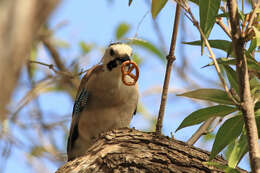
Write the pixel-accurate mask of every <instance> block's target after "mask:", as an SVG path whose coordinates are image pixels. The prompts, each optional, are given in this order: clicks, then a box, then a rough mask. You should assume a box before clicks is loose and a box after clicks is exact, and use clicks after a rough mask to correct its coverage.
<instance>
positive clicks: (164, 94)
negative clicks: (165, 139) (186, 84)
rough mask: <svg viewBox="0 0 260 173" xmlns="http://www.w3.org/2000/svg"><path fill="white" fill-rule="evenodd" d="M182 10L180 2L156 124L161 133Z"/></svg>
mask: <svg viewBox="0 0 260 173" xmlns="http://www.w3.org/2000/svg"><path fill="white" fill-rule="evenodd" d="M180 10H181V7H180V5H179V4H177V5H176V12H175V20H174V26H173V33H172V40H171V47H170V52H169V55H168V56H167V67H166V74H165V78H164V84H163V91H162V97H161V105H160V110H159V115H158V120H157V124H156V133H157V134H161V133H162V122H163V117H164V112H165V105H166V101H167V95H168V88H169V82H170V76H171V71H172V64H173V62H174V61H175V59H176V58H175V56H174V51H175V46H176V40H177V33H178V26H179V19H180Z"/></svg>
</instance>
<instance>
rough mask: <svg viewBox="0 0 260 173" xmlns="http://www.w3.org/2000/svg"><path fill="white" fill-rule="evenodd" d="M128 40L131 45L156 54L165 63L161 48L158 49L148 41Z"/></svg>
mask: <svg viewBox="0 0 260 173" xmlns="http://www.w3.org/2000/svg"><path fill="white" fill-rule="evenodd" d="M128 40H129V44H131V45H136V46H139V47H142V48H144V49H146V50H148V51H149V52H151V53H153V54H155V55H156V56H157V57H158V58H160V59H161V60H163V61H164V62H165V61H166V58H165V55H164V53H163V52H162V51H161V50H160V49H159V48H157V47H156V46H155V45H154V44H152V43H150V42H148V41H145V40H141V39H136V38H133V39H128Z"/></svg>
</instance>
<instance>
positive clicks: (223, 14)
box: [217, 12, 229, 17]
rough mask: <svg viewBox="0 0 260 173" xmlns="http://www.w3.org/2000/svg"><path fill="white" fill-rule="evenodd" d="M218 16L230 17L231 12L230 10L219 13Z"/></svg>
mask: <svg viewBox="0 0 260 173" xmlns="http://www.w3.org/2000/svg"><path fill="white" fill-rule="evenodd" d="M217 17H229V13H228V12H226V13H221V14H218V15H217Z"/></svg>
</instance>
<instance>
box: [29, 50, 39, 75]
mask: <svg viewBox="0 0 260 173" xmlns="http://www.w3.org/2000/svg"><path fill="white" fill-rule="evenodd" d="M37 53H38V50H37V48H35V47H33V48H32V49H31V52H30V57H29V60H31V61H35V60H36V58H37ZM27 67H28V73H29V77H30V79H33V77H34V74H35V72H36V70H37V67H36V65H35V64H34V63H29V64H28V66H27Z"/></svg>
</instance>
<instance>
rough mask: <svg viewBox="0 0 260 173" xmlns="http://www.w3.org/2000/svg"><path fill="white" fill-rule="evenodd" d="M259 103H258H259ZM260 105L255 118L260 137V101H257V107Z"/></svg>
mask: <svg viewBox="0 0 260 173" xmlns="http://www.w3.org/2000/svg"><path fill="white" fill-rule="evenodd" d="M257 104H258V105H257ZM257 106H258V107H259V108H258V110H257V111H256V112H255V115H256V117H255V120H256V125H257V130H258V137H259V138H260V102H257V103H256V106H255V107H257Z"/></svg>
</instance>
